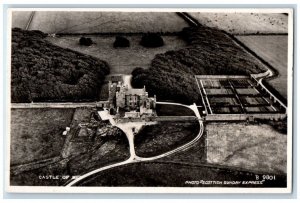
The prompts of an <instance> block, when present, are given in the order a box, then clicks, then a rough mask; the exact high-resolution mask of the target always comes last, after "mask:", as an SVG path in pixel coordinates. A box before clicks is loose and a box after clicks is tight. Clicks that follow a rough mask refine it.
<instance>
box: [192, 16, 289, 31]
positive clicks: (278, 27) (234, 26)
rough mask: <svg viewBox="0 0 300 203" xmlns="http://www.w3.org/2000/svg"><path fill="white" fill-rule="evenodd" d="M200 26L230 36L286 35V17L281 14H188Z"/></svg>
mask: <svg viewBox="0 0 300 203" xmlns="http://www.w3.org/2000/svg"><path fill="white" fill-rule="evenodd" d="M190 15H191V16H193V17H194V18H195V19H197V20H198V21H199V23H201V24H202V25H205V26H208V27H216V28H218V29H221V30H225V31H227V32H229V33H231V34H249V33H287V32H288V16H286V15H284V14H281V13H269V14H268V13H228V12H227V13H215V12H211V13H209V12H198V13H190Z"/></svg>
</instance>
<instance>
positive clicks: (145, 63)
mask: <svg viewBox="0 0 300 203" xmlns="http://www.w3.org/2000/svg"><path fill="white" fill-rule="evenodd" d="M90 37H91V38H92V40H93V41H94V42H95V43H96V44H93V45H92V46H90V47H86V46H80V45H79V38H80V37H79V36H64V37H56V38H51V37H48V40H49V41H50V42H51V43H53V44H55V45H58V46H60V47H63V48H69V49H72V50H75V51H78V52H81V53H83V54H88V55H90V56H94V57H97V58H99V59H101V60H104V61H106V62H107V63H108V64H109V66H110V73H111V74H131V72H132V70H133V69H134V68H136V67H143V68H148V67H149V66H150V64H151V60H152V59H153V58H154V57H155V55H156V54H160V53H165V52H166V51H169V50H177V49H180V48H183V47H185V46H186V43H185V42H184V41H183V40H182V39H180V38H179V37H177V36H163V39H164V42H165V45H164V46H163V47H158V48H145V47H143V46H141V45H140V44H139V43H140V40H141V35H140V36H139V35H137V36H128V37H126V38H127V39H128V40H129V41H130V47H129V48H118V49H116V48H114V47H113V43H114V41H115V36H100V37H99V36H96V35H93V36H90Z"/></svg>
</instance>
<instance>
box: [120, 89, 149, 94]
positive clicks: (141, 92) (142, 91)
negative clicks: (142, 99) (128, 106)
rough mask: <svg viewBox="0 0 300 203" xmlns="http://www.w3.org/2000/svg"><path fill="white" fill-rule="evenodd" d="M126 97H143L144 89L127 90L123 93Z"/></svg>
mask: <svg viewBox="0 0 300 203" xmlns="http://www.w3.org/2000/svg"><path fill="white" fill-rule="evenodd" d="M125 94H126V95H144V94H145V90H144V89H127V90H126V92H125Z"/></svg>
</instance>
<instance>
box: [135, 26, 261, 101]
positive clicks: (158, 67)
mask: <svg viewBox="0 0 300 203" xmlns="http://www.w3.org/2000/svg"><path fill="white" fill-rule="evenodd" d="M181 36H182V38H183V39H184V40H186V41H187V43H188V47H187V48H184V49H181V50H177V51H168V52H166V53H164V54H158V55H156V56H155V58H154V59H153V60H152V63H151V66H150V68H149V69H147V70H146V69H142V68H136V69H135V70H134V71H133V72H132V75H133V78H132V85H133V86H134V87H143V86H144V85H145V86H146V87H147V91H148V92H149V93H150V94H151V95H153V94H156V95H157V98H158V100H173V101H176V102H181V103H186V104H190V103H193V102H197V101H198V100H199V99H200V98H199V97H200V96H199V90H198V88H197V84H196V81H195V78H194V75H248V74H250V73H259V72H261V71H262V70H261V69H260V67H259V65H258V64H256V63H255V62H254V60H253V57H252V56H250V55H249V54H248V53H246V52H245V51H244V50H243V49H241V48H240V47H239V46H237V45H236V44H235V43H234V42H233V41H232V39H231V38H229V37H228V36H227V35H226V34H225V33H223V32H222V31H220V30H217V29H212V28H208V27H202V26H201V27H188V28H184V29H183V31H182V32H181Z"/></svg>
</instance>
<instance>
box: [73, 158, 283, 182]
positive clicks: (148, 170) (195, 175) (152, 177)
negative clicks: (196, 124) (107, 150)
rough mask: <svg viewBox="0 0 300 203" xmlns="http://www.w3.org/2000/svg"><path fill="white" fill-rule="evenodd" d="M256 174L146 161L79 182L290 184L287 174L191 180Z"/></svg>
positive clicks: (204, 166) (185, 164)
mask: <svg viewBox="0 0 300 203" xmlns="http://www.w3.org/2000/svg"><path fill="white" fill-rule="evenodd" d="M255 175H257V173H255V174H254V173H252V172H248V171H239V170H234V169H229V168H219V167H216V166H209V165H202V164H190V163H172V162H161V161H160V162H145V163H134V164H128V165H124V166H120V167H118V168H113V169H110V170H107V171H104V172H102V173H99V174H96V175H93V176H91V177H90V178H88V179H86V180H84V181H82V182H79V183H78V186H142V187H143V186H148V187H149V186H152V187H158V186H161V187H163V186H168V187H286V176H285V175H277V176H276V180H275V181H274V180H267V181H265V182H264V184H263V185H251V184H234V185H233V184H231V185H228V184H212V183H211V184H209V183H208V184H201V183H200V184H188V182H189V181H195V182H197V181H201V180H203V181H213V180H214V181H219V182H223V181H241V180H247V181H255Z"/></svg>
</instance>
